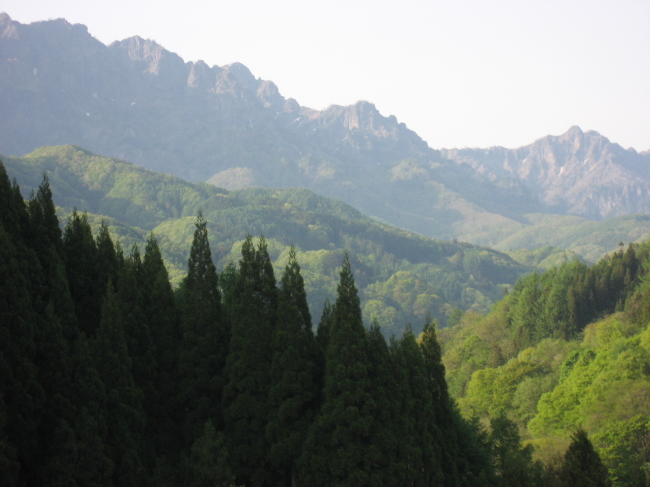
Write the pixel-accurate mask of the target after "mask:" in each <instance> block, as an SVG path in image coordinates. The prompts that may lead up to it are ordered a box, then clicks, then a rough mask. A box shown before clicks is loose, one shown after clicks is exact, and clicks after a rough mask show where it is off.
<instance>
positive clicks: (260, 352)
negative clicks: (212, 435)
mask: <svg viewBox="0 0 650 487" xmlns="http://www.w3.org/2000/svg"><path fill="white" fill-rule="evenodd" d="M277 307H278V290H277V288H276V285H275V277H274V275H273V267H272V266H271V261H270V259H269V255H268V250H267V246H266V242H265V240H264V238H263V237H261V238H260V240H259V243H258V246H257V248H255V246H254V245H253V239H252V237H250V236H249V237H248V238H247V239H246V240H245V242H244V244H243V245H242V258H241V260H240V261H239V273H238V277H237V282H236V284H235V289H234V291H233V297H232V310H231V315H230V316H231V317H232V320H233V321H232V331H231V340H230V351H229V354H228V359H227V362H226V369H225V376H226V380H227V383H226V386H225V388H224V394H223V405H224V420H225V431H226V440H227V444H228V451H229V453H230V455H231V457H230V458H231V465H232V468H233V471H234V473H235V476H236V477H237V480H238V482H244V483H246V484H250V485H265V484H267V483H269V482H271V481H272V479H273V471H272V469H271V467H270V465H269V460H268V455H267V450H268V448H269V445H268V441H267V439H266V427H267V422H268V415H269V408H268V394H269V385H270V366H271V361H272V348H271V343H272V339H273V331H274V328H275V323H276V317H277Z"/></svg>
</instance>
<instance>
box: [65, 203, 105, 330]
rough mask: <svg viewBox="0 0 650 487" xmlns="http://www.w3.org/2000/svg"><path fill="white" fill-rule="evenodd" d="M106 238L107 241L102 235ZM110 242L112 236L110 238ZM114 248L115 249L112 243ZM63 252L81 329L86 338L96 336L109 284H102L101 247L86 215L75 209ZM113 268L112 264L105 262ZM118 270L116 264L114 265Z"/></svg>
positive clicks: (67, 229) (66, 230)
mask: <svg viewBox="0 0 650 487" xmlns="http://www.w3.org/2000/svg"><path fill="white" fill-rule="evenodd" d="M102 238H105V237H104V236H102ZM109 239H110V237H109ZM110 246H111V248H112V247H113V244H112V242H110ZM63 249H64V251H65V257H66V260H65V262H66V273H67V276H68V283H69V285H70V295H71V297H72V300H73V301H74V303H75V314H76V316H77V321H78V324H79V329H80V330H81V331H83V332H84V333H85V334H86V336H89V337H92V336H94V335H95V328H96V327H97V325H99V319H100V314H101V303H102V299H103V296H104V294H105V292H106V285H105V284H104V285H103V286H102V285H100V283H101V281H100V271H99V269H100V267H99V266H100V262H99V255H98V251H97V244H96V243H95V240H94V238H93V234H92V230H91V228H90V225H89V224H88V217H87V215H86V214H85V213H84V214H83V215H79V213H77V211H76V210H75V211H74V212H73V213H72V217H71V218H70V220H69V221H68V223H67V225H66V227H65V232H64V235H63ZM103 264H104V265H106V264H108V265H110V264H111V263H110V262H104V263H103ZM112 264H113V265H112V268H115V263H114V262H113V263H112Z"/></svg>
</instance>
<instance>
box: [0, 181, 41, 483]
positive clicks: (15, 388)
mask: <svg viewBox="0 0 650 487" xmlns="http://www.w3.org/2000/svg"><path fill="white" fill-rule="evenodd" d="M1 183H2V181H1V179H0V195H1V194H2V189H3V188H2V184H1ZM18 243H19V242H18ZM21 254H23V253H22V252H19V251H18V250H17V249H16V246H15V245H14V242H12V238H10V235H9V234H8V233H7V232H6V231H5V229H4V225H3V224H2V223H0V407H1V408H2V410H1V411H0V413H1V414H2V417H3V421H2V425H1V426H2V429H1V430H0V442H1V443H0V444H2V443H4V448H2V452H1V453H0V455H2V456H0V461H2V463H3V466H6V470H4V469H2V470H1V471H2V474H1V475H2V481H3V484H4V483H5V482H6V485H18V483H17V482H18V480H17V474H18V471H19V470H21V469H23V471H24V470H25V469H28V468H32V467H33V466H34V465H35V464H36V463H37V462H38V460H39V459H38V458H36V455H37V451H36V450H37V445H38V437H37V428H36V426H37V425H36V421H35V418H36V411H37V409H38V408H39V405H40V404H41V403H42V401H43V400H44V392H43V390H42V387H41V385H40V384H39V383H38V381H37V374H38V369H37V367H36V365H35V363H34V356H35V337H34V335H35V331H34V324H35V321H36V320H35V316H34V312H33V309H32V307H31V298H30V294H29V290H28V282H27V276H26V275H25V273H24V272H23V269H24V268H25V266H24V263H23V255H21Z"/></svg>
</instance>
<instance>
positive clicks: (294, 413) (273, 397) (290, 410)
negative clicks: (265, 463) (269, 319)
mask: <svg viewBox="0 0 650 487" xmlns="http://www.w3.org/2000/svg"><path fill="white" fill-rule="evenodd" d="M311 327H312V325H311V315H310V313H309V307H308V306H307V295H306V293H305V285H304V281H303V279H302V276H301V275H300V266H299V265H298V262H297V260H296V252H295V248H294V247H293V246H292V247H291V250H290V251H289V262H288V264H287V265H286V267H285V269H284V272H283V274H282V279H281V286H280V290H279V299H278V317H277V323H276V326H275V328H274V330H273V340H272V347H273V350H272V352H273V358H272V361H271V369H270V380H271V384H270V388H269V400H268V408H269V419H268V424H267V427H266V435H267V439H268V440H269V443H270V450H269V458H270V460H271V463H272V464H273V466H274V468H275V469H277V470H278V471H279V472H280V477H281V482H282V485H285V486H287V487H288V486H290V485H292V479H294V478H295V463H296V460H297V459H298V457H299V456H300V452H301V450H302V447H303V444H304V441H305V438H306V436H307V429H308V428H309V425H310V423H311V421H312V420H313V415H314V409H315V407H316V404H315V400H316V397H317V384H316V379H317V377H316V363H315V341H314V335H313V332H312V328H311Z"/></svg>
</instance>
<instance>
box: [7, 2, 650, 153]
mask: <svg viewBox="0 0 650 487" xmlns="http://www.w3.org/2000/svg"><path fill="white" fill-rule="evenodd" d="M0 11H5V12H7V13H8V14H9V15H10V16H11V17H12V18H13V19H14V20H17V21H19V22H22V23H29V22H33V21H38V20H46V19H52V18H58V17H64V18H66V19H67V20H68V21H69V22H72V23H82V24H85V25H87V26H88V29H89V31H90V33H91V34H92V35H93V36H95V37H96V38H97V39H99V40H100V41H102V42H104V43H106V44H108V43H110V42H112V41H114V40H120V39H124V38H126V37H130V36H132V35H136V34H137V35H140V36H141V37H144V38H150V39H154V40H156V41H157V42H158V43H160V44H162V45H163V46H164V47H165V48H167V49H168V50H170V51H173V52H176V53H177V54H179V55H180V56H181V57H182V58H183V59H185V60H186V61H196V60H199V59H203V60H204V61H205V62H207V63H208V64H210V65H212V64H217V65H224V64H229V63H232V62H235V61H239V62H241V63H243V64H245V65H246V66H248V68H249V69H250V70H251V71H252V72H253V74H254V75H255V76H257V77H261V78H263V79H269V80H272V81H274V82H275V83H276V84H277V85H278V87H279V89H280V92H281V93H282V94H283V95H284V96H285V97H287V98H288V97H292V98H295V99H296V100H297V101H298V102H299V103H300V104H301V105H304V106H309V107H312V108H316V109H322V108H325V107H326V106H328V105H330V104H338V105H348V104H351V103H354V102H355V101H357V100H369V101H371V102H373V103H375V105H376V106H377V108H378V109H379V111H380V112H381V113H382V114H384V115H386V116H388V115H391V114H392V115H395V116H396V117H397V118H398V120H399V121H401V122H404V123H406V125H407V126H408V127H409V128H411V129H413V130H415V131H416V132H417V133H418V134H419V135H420V136H422V137H423V138H424V139H425V140H426V141H427V142H428V143H429V145H430V146H431V147H434V148H442V147H446V148H452V147H488V146H493V145H502V146H506V147H518V146H521V145H526V144H528V143H530V142H532V141H534V140H535V139H537V138H540V137H543V136H544V135H547V134H553V135H558V134H561V133H563V132H565V131H566V130H567V129H568V128H569V127H570V126H571V125H579V126H580V127H581V128H582V129H583V130H597V131H598V132H600V133H601V134H603V135H605V136H607V137H609V139H610V140H612V141H613V142H618V143H619V144H621V145H622V146H624V147H630V146H631V147H634V148H635V149H637V150H639V151H641V150H647V149H650V1H649V0H616V1H610V0H585V1H583V0H540V1H529V0H453V1H452V0H449V1H446V0H445V1H436V0H427V1H415V0H401V1H400V2H396V1H384V0H372V1H369V0H359V1H355V0H345V1H339V0H327V1H326V0H322V1H319V2H315V1H310V0H275V1H269V0H238V1H235V0H229V1H222V0H212V1H208V0H204V1H196V0H184V1H169V0H151V1H149V0H143V1H139V0H110V1H99V0H57V1H52V0H0Z"/></svg>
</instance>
